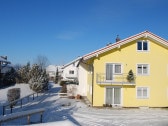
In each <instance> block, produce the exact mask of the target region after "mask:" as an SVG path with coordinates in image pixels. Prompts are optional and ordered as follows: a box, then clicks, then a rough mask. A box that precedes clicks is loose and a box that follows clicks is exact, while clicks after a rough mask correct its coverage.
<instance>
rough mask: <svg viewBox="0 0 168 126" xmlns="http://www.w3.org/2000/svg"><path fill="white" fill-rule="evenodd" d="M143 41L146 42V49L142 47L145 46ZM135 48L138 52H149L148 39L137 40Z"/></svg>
mask: <svg viewBox="0 0 168 126" xmlns="http://www.w3.org/2000/svg"><path fill="white" fill-rule="evenodd" d="M139 43H141V49H139ZM144 43H147V50H145V49H144V48H145V47H144ZM136 50H137V51H138V52H149V41H148V40H138V41H137V46H136Z"/></svg>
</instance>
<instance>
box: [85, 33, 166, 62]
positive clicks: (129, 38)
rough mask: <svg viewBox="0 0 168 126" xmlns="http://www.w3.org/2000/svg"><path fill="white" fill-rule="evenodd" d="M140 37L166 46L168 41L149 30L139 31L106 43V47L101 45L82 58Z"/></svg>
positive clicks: (87, 57) (90, 56)
mask: <svg viewBox="0 0 168 126" xmlns="http://www.w3.org/2000/svg"><path fill="white" fill-rule="evenodd" d="M142 37H144V38H149V39H152V40H154V41H156V42H158V43H159V44H161V45H164V46H166V47H168V41H167V40H165V39H163V38H161V37H159V36H157V35H155V34H153V33H151V32H149V31H144V32H141V33H139V34H136V35H133V36H130V37H128V38H126V39H123V40H120V41H118V42H115V43H114V44H110V45H108V46H106V47H103V48H101V49H98V50H96V51H93V52H91V53H88V54H86V55H84V56H83V59H84V60H87V59H90V58H92V57H95V56H98V55H99V54H102V53H104V52H107V51H109V50H111V49H114V48H119V47H120V46H122V45H124V44H127V43H129V42H132V41H134V40H137V39H139V38H142Z"/></svg>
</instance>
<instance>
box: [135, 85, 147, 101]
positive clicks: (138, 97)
mask: <svg viewBox="0 0 168 126" xmlns="http://www.w3.org/2000/svg"><path fill="white" fill-rule="evenodd" d="M138 89H140V90H141V96H138ZM144 89H147V96H144V95H143V93H144ZM149 94H150V90H149V87H136V98H137V99H149Z"/></svg>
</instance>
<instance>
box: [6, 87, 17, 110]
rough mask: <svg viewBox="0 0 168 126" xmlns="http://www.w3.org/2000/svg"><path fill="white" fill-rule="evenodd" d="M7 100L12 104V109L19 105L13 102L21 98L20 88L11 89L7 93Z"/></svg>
mask: <svg viewBox="0 0 168 126" xmlns="http://www.w3.org/2000/svg"><path fill="white" fill-rule="evenodd" d="M7 98H8V101H9V103H10V107H13V106H14V105H15V104H16V103H17V102H13V101H15V100H17V99H19V98H20V88H12V89H9V90H8V92H7ZM11 102H12V103H11Z"/></svg>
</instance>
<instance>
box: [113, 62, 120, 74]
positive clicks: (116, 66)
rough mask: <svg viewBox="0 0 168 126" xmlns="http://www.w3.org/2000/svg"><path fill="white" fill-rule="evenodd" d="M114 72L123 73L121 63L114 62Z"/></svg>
mask: <svg viewBox="0 0 168 126" xmlns="http://www.w3.org/2000/svg"><path fill="white" fill-rule="evenodd" d="M114 73H115V74H121V64H114Z"/></svg>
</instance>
